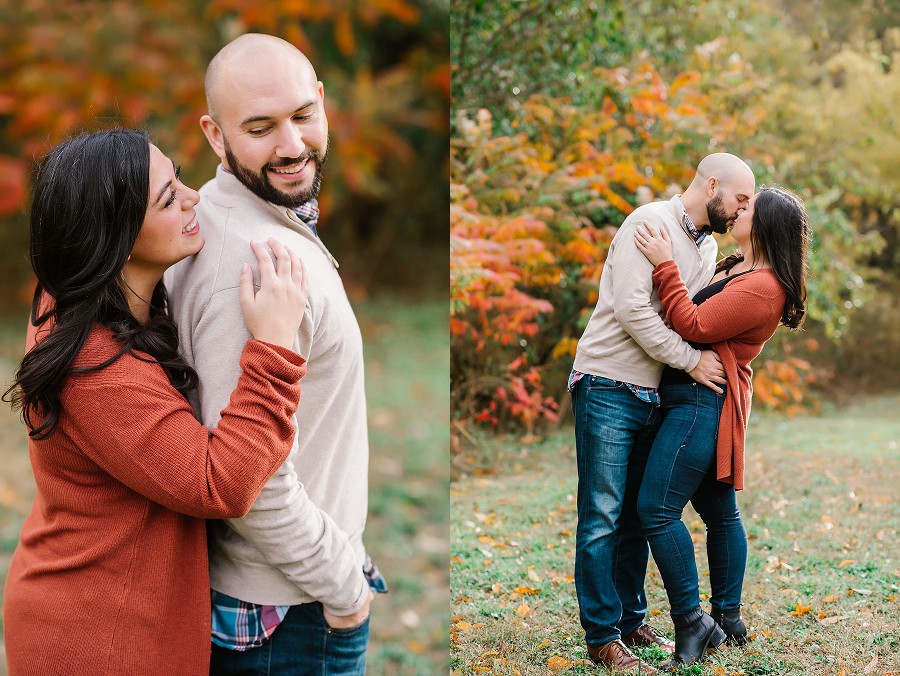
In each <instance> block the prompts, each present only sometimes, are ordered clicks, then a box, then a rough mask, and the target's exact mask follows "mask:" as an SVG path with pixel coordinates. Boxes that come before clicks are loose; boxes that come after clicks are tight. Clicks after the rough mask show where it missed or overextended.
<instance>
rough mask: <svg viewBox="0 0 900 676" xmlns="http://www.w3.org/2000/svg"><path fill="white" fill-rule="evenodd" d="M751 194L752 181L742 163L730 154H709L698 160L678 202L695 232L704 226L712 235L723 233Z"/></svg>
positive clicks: (751, 174)
mask: <svg viewBox="0 0 900 676" xmlns="http://www.w3.org/2000/svg"><path fill="white" fill-rule="evenodd" d="M754 192H756V179H755V178H754V176H753V171H752V170H751V169H750V167H749V166H747V163H746V162H744V160H742V159H741V158H740V157H738V156H736V155H732V154H731V153H713V154H712V155H707V156H706V157H704V158H703V159H702V160H700V164H698V165H697V173H696V174H695V175H694V180H693V181H691V185H690V186H689V187H688V189H687V190H685V191H684V194H683V195H682V202H683V203H684V205H685V208H686V209H687V210H688V211H689V213H690V214H691V218H692V220H693V221H694V224H695V225H696V226H697V227H698V228H699V227H704V226H707V225H708V226H709V227H710V229H711V230H712V231H713V232H718V233H724V232H728V227H729V226H730V225H732V224H733V223H734V219H735V218H737V215H738V210H739V209H741V208H742V207H743V206H745V205H746V204H747V201H748V200H749V199H750V197H751V196H752V195H753V193H754Z"/></svg>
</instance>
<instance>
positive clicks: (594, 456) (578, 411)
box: [572, 375, 659, 646]
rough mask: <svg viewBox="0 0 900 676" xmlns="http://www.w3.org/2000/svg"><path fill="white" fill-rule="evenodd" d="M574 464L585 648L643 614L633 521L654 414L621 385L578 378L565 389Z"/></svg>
mask: <svg viewBox="0 0 900 676" xmlns="http://www.w3.org/2000/svg"><path fill="white" fill-rule="evenodd" d="M572 411H573V413H574V415H575V449H576V456H577V458H578V530H577V532H576V535H575V591H576V593H577V595H578V607H579V614H580V617H581V626H582V627H584V631H585V640H586V642H587V644H588V645H589V646H599V645H602V644H604V643H608V642H609V641H613V640H615V639H617V638H620V637H621V636H627V635H628V634H630V633H631V632H633V631H634V630H635V629H637V628H638V627H640V626H641V623H643V621H644V617H645V616H646V613H647V598H646V596H645V594H644V577H645V576H646V573H647V559H648V557H649V551H648V549H647V540H646V539H645V538H644V534H643V531H642V529H641V523H640V519H639V518H638V514H637V494H638V489H639V488H640V485H641V478H642V476H643V472H644V464H645V463H646V461H647V456H648V454H649V452H650V445H651V443H652V442H653V437H654V435H655V434H656V428H657V425H658V419H659V412H658V409H657V407H655V406H654V405H653V404H648V403H645V402H643V401H641V400H640V399H638V398H637V397H636V396H635V395H634V394H633V393H632V392H631V391H630V390H629V389H628V388H627V387H625V385H623V384H622V383H616V381H613V380H609V379H607V378H601V377H599V376H592V375H585V376H584V377H583V378H582V379H581V380H579V381H578V382H577V383H576V384H575V388H574V389H573V390H572Z"/></svg>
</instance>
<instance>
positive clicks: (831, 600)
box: [822, 594, 838, 603]
mask: <svg viewBox="0 0 900 676" xmlns="http://www.w3.org/2000/svg"><path fill="white" fill-rule="evenodd" d="M837 600H838V595H837V594H829V595H828V596H826V597H825V598H824V599H822V602H823V603H834V602H835V601H837Z"/></svg>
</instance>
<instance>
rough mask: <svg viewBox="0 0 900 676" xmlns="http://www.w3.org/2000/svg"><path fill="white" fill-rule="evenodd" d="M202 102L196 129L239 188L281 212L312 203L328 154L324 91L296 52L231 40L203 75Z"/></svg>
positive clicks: (270, 42) (260, 39)
mask: <svg viewBox="0 0 900 676" xmlns="http://www.w3.org/2000/svg"><path fill="white" fill-rule="evenodd" d="M206 102H207V106H208V111H209V112H208V114H207V115H204V116H203V117H201V118H200V127H201V128H202V129H203V133H204V134H205V135H206V139H207V141H209V144H210V146H211V147H212V149H213V150H214V151H215V153H216V154H217V155H218V156H219V158H220V159H221V160H222V165H223V166H224V167H225V168H226V169H227V170H228V171H230V172H231V173H233V174H234V175H235V176H236V177H237V178H238V180H240V181H241V183H243V184H244V185H245V186H247V188H249V189H250V190H251V191H252V192H254V193H255V194H256V195H257V196H259V197H261V198H262V199H264V200H266V201H267V202H272V203H273V204H278V205H280V206H286V207H297V206H299V205H300V204H303V203H304V202H308V201H310V200H312V199H315V197H316V196H317V195H318V193H319V186H320V184H321V180H322V165H323V163H324V162H325V156H326V153H327V151H328V120H327V118H326V116H325V90H324V87H323V86H322V83H321V82H319V81H318V80H317V78H316V71H315V70H314V69H313V67H312V64H311V63H310V62H309V59H307V58H306V57H305V56H304V55H303V53H302V52H301V51H300V50H299V49H297V48H296V47H294V46H293V45H292V44H290V43H289V42H285V41H284V40H282V39H281V38H276V37H274V36H271V35H261V34H257V33H251V34H247V35H242V36H241V37H239V38H237V39H236V40H233V41H232V42H230V43H228V44H227V45H225V46H224V47H223V48H222V49H221V50H220V51H219V53H218V54H216V56H215V58H213V60H212V62H211V63H210V64H209V68H207V71H206Z"/></svg>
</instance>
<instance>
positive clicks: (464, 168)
mask: <svg viewBox="0 0 900 676" xmlns="http://www.w3.org/2000/svg"><path fill="white" fill-rule="evenodd" d="M733 68H735V69H739V68H741V65H740V64H739V63H735V64H734V65H733ZM743 75H744V77H745V78H751V77H752V76H751V75H750V74H747V73H745V74H743ZM594 77H595V81H596V86H598V87H599V88H600V90H601V91H603V92H604V95H603V97H602V103H601V105H600V107H599V109H597V110H587V109H585V108H584V107H575V106H573V105H571V104H570V102H569V101H568V100H567V99H565V98H557V99H548V98H543V97H533V98H531V99H529V100H527V101H525V102H523V103H522V105H521V114H520V115H519V116H518V117H517V119H515V120H514V121H513V126H514V127H515V129H516V130H517V131H516V133H514V134H511V135H503V134H496V133H495V129H494V125H493V119H492V117H491V115H490V113H489V112H488V111H487V110H483V109H482V110H479V111H476V112H475V113H474V114H472V113H465V112H461V113H460V114H459V116H458V118H457V119H456V120H455V123H456V126H457V134H456V138H455V139H454V140H453V143H452V149H451V181H452V183H451V208H450V238H451V271H450V287H451V288H450V296H451V353H452V364H451V378H452V387H451V389H452V397H453V404H454V412H455V415H456V416H457V418H458V421H459V422H460V423H461V424H463V423H467V422H476V423H483V424H487V425H489V426H493V427H509V426H513V427H520V428H522V429H524V430H525V431H526V432H531V431H532V430H533V429H534V426H535V424H536V423H538V422H540V421H548V422H554V421H556V420H557V417H558V414H559V408H560V403H559V402H561V401H563V398H562V397H563V393H564V391H565V381H566V376H567V374H568V370H569V369H570V367H571V364H572V360H573V357H574V354H575V347H576V344H577V340H578V338H579V337H580V335H581V332H582V331H583V329H584V326H585V325H586V323H587V319H588V318H589V316H590V313H591V312H592V310H593V307H594V304H595V303H596V300H597V295H596V294H597V288H598V281H599V278H600V274H601V272H602V270H603V261H604V259H605V254H606V251H607V248H608V246H609V243H610V241H611V240H612V237H613V235H614V234H615V231H616V228H617V227H618V226H619V224H620V223H621V222H622V220H623V219H624V218H625V216H626V215H627V214H629V213H630V212H631V211H632V210H633V209H634V208H635V207H636V206H638V205H639V204H644V203H646V202H650V201H653V200H658V199H666V198H668V197H669V196H670V195H672V194H674V193H676V192H679V191H680V190H681V189H682V188H683V187H684V186H686V185H687V183H688V182H689V181H690V180H691V178H692V176H693V170H694V165H695V162H696V161H697V159H698V158H697V157H696V155H695V153H696V151H695V150H690V151H689V150H687V149H696V148H698V147H703V146H707V147H708V139H710V138H712V139H717V140H718V145H717V146H715V148H716V149H717V150H727V149H728V146H727V142H728V140H729V139H730V138H733V137H734V136H735V134H736V133H738V131H739V132H740V134H741V135H746V134H748V133H751V134H752V132H753V129H754V125H756V124H758V123H759V115H758V111H756V110H755V109H753V108H752V107H746V108H744V109H742V110H735V111H734V112H732V113H729V114H724V113H723V112H722V109H723V106H722V105H721V101H720V100H719V99H718V93H717V91H716V90H715V89H714V88H711V87H708V86H704V85H703V83H702V78H701V76H700V74H699V73H696V72H685V73H682V74H680V75H678V76H677V77H675V78H674V79H672V80H671V81H670V82H666V81H665V80H664V79H663V78H662V76H661V75H660V74H659V73H658V72H657V71H656V69H655V68H654V66H653V65H652V63H650V62H649V60H643V61H638V62H637V63H636V65H635V66H634V67H632V68H616V69H597V70H595V72H594ZM701 130H702V134H703V138H702V139H701V138H700V134H701ZM701 143H702V144H703V145H702V146H701V145H700V144H701ZM723 244H725V242H724V241H723ZM801 368H802V364H801V363H800V362H797V361H794V362H785V363H784V364H783V368H781V369H775V368H774V367H773V368H769V369H767V370H766V371H765V377H766V380H763V381H762V383H761V384H762V387H761V389H762V392H761V393H760V394H761V401H763V402H765V403H767V404H771V405H773V406H779V405H781V404H782V403H795V402H794V399H795V398H796V391H795V389H794V387H793V382H794V380H795V379H796V378H797V377H800V379H801V380H802V374H800V369H801Z"/></svg>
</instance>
